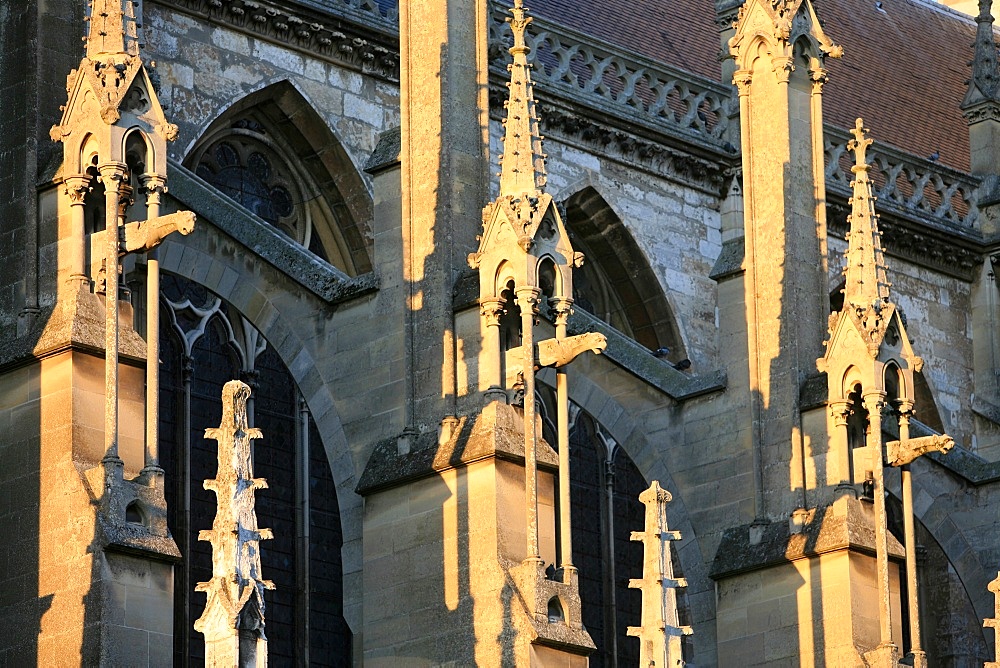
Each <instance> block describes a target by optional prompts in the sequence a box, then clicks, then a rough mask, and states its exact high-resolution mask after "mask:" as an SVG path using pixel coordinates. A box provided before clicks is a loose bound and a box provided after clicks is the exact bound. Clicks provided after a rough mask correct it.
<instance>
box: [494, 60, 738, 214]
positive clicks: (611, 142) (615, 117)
mask: <svg viewBox="0 0 1000 668" xmlns="http://www.w3.org/2000/svg"><path fill="white" fill-rule="evenodd" d="M492 74H493V75H494V79H495V81H494V85H491V86H490V111H491V116H492V117H493V118H495V119H499V118H500V115H501V112H502V108H503V107H502V102H501V101H500V100H501V95H502V93H504V92H505V91H501V89H500V88H499V86H498V85H496V84H497V81H496V80H498V79H499V77H500V73H499V72H497V71H494V72H492ZM581 95H582V96H583V97H584V98H585V99H583V100H581V99H580V98H579V97H578V98H576V99H575V100H567V99H565V98H562V99H561V98H560V96H559V95H558V94H556V95H554V94H553V91H552V90H551V87H550V86H549V85H546V84H536V86H535V96H536V98H537V103H538V109H539V116H540V117H541V124H542V130H543V132H544V134H545V135H546V136H554V137H558V138H559V140H560V141H561V142H562V143H566V144H568V145H571V146H575V147H578V148H581V149H584V150H588V151H592V152H594V153H595V154H597V155H600V156H601V157H602V158H608V159H612V160H616V161H619V162H622V163H625V164H627V165H629V166H632V167H636V168H639V169H643V170H645V171H648V172H651V173H653V174H657V175H660V176H667V177H668V178H673V179H675V180H676V181H679V182H681V183H683V184H685V185H688V186H691V187H693V188H697V189H698V190H701V191H703V192H706V193H708V194H711V195H715V196H719V195H720V193H721V191H722V187H723V185H724V183H725V180H726V172H727V170H728V169H729V168H730V167H731V166H732V165H731V163H733V162H734V161H735V160H736V156H735V155H734V154H730V153H727V152H726V151H725V150H724V149H723V148H721V147H719V146H716V145H714V144H711V143H708V142H705V141H704V140H702V139H701V138H699V137H697V136H695V135H694V134H693V133H692V134H688V133H684V132H683V131H681V130H679V129H675V128H673V127H671V126H669V125H667V124H665V123H664V124H655V123H651V122H649V121H648V120H646V119H643V118H641V117H640V115H639V114H632V113H630V112H629V111H628V109H627V108H626V107H615V106H613V105H609V104H606V103H604V102H603V101H601V100H598V99H593V98H592V97H589V96H586V94H585V93H582V91H581Z"/></svg>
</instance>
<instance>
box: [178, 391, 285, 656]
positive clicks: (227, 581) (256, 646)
mask: <svg viewBox="0 0 1000 668" xmlns="http://www.w3.org/2000/svg"><path fill="white" fill-rule="evenodd" d="M249 396H250V387H249V386H247V385H246V384H244V383H241V382H240V381H238V380H231V381H229V382H228V383H226V384H225V386H224V387H223V388H222V422H221V424H220V425H219V427H218V428H216V429H206V430H205V438H212V439H215V440H216V441H218V442H219V469H218V472H217V473H216V476H215V478H213V479H210V480H206V481H205V489H209V490H212V491H213V492H215V496H216V499H217V501H218V504H219V507H218V510H217V511H216V514H215V521H214V522H212V528H211V529H210V530H208V531H201V532H199V534H198V540H204V541H208V542H210V543H211V544H212V579H211V580H209V581H208V582H200V583H198V586H197V587H196V588H195V589H196V591H203V592H206V593H207V594H208V600H207V601H206V602H205V612H204V614H202V616H201V617H200V618H199V619H198V621H196V622H195V623H194V628H195V630H196V631H199V632H201V633H203V634H205V665H209V666H266V665H267V638H266V637H265V636H264V590H265V589H273V588H274V584H273V583H271V582H270V581H269V580H264V579H263V578H262V577H261V567H260V541H261V540H265V539H268V538H272V537H273V536H272V534H271V530H270V529H261V528H259V527H258V526H257V513H256V512H255V510H254V491H255V490H258V489H264V488H266V487H267V482H266V481H265V480H264V479H263V478H254V477H253V461H252V459H251V456H250V448H251V442H252V440H253V439H255V438H261V432H260V429H254V428H251V427H250V426H249V425H248V424H247V398H248V397H249Z"/></svg>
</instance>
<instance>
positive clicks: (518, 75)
mask: <svg viewBox="0 0 1000 668" xmlns="http://www.w3.org/2000/svg"><path fill="white" fill-rule="evenodd" d="M510 12H511V17H510V18H509V19H507V22H508V23H509V24H510V27H511V31H512V32H513V34H514V43H513V46H511V48H510V53H511V55H512V56H513V57H514V61H513V63H511V64H510V65H508V67H507V70H508V71H509V72H510V81H509V82H508V83H507V88H508V89H509V90H510V95H509V98H508V100H507V101H506V102H505V103H504V107H505V108H506V109H507V118H506V119H505V120H504V127H505V134H504V153H503V156H502V157H501V160H500V164H501V167H502V171H501V172H500V194H501V196H505V195H515V196H516V195H521V194H523V193H527V192H538V191H541V190H542V187H543V186H544V184H545V157H544V155H543V153H542V137H541V134H540V133H539V129H538V115H537V114H536V113H535V96H534V86H533V84H532V81H531V74H530V66H529V64H528V53H529V52H530V51H531V47H529V46H528V45H527V43H526V41H525V32H526V30H527V27H528V25H529V24H530V23H531V20H532V19H531V17H530V16H528V15H527V10H526V9H525V7H524V5H523V2H522V0H514V6H513V8H511V10H510Z"/></svg>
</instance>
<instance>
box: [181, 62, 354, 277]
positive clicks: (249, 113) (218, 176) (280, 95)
mask: <svg viewBox="0 0 1000 668" xmlns="http://www.w3.org/2000/svg"><path fill="white" fill-rule="evenodd" d="M185 164H186V166H187V167H188V168H189V169H191V170H192V171H194V172H195V173H196V174H197V175H198V176H199V177H201V178H202V179H204V180H205V181H206V182H207V183H208V184H210V185H211V186H213V187H214V188H216V189H217V190H219V191H220V192H221V193H222V194H224V195H226V196H227V197H229V198H230V199H232V200H233V201H235V202H236V203H238V204H239V205H241V206H242V207H244V208H245V209H247V210H248V211H249V212H250V213H252V214H254V215H255V216H257V217H259V218H260V219H262V220H263V221H264V222H266V223H268V224H269V225H271V226H273V227H274V228H275V229H277V230H278V231H280V232H281V233H282V234H284V235H286V236H287V237H289V238H290V239H291V240H292V241H294V242H295V243H297V244H299V245H301V246H302V247H304V248H307V249H309V250H310V251H311V252H312V253H314V254H315V255H317V256H319V257H320V258H322V259H324V260H326V261H327V262H329V263H330V264H332V265H334V266H335V267H337V268H338V269H341V270H342V271H344V272H345V273H346V274H348V275H350V276H355V275H357V274H361V273H365V272H368V271H371V259H370V254H369V250H370V249H369V240H368V236H369V235H368V234H367V232H366V228H365V226H366V225H367V224H368V222H369V221H370V219H371V198H370V195H369V193H368V191H367V189H366V187H365V184H364V182H363V181H362V180H361V177H360V175H359V174H358V170H357V169H356V168H355V166H354V164H353V163H352V162H351V160H350V158H349V157H348V156H347V154H346V152H345V151H344V149H343V147H342V146H341V145H340V143H339V142H338V141H337V139H336V137H334V135H333V133H332V132H331V130H330V128H329V127H328V126H327V124H326V123H325V121H323V119H322V118H321V117H320V116H319V115H318V114H317V113H316V111H315V110H313V109H312V107H310V106H309V104H308V103H307V102H306V101H305V100H304V99H303V98H302V96H301V95H300V94H299V93H298V91H296V90H295V88H293V87H292V86H291V85H290V84H288V83H287V82H283V83H279V84H275V85H273V86H270V87H268V88H266V89H264V90H262V91H259V92H257V93H254V94H253V95H250V96H248V97H247V98H245V99H243V100H241V101H239V102H237V103H236V104H234V105H233V106H232V107H231V108H230V109H229V110H227V111H226V112H225V113H224V114H222V116H220V117H219V118H218V119H217V120H216V121H215V122H214V123H212V125H211V126H210V127H209V128H208V130H207V131H206V132H205V134H204V135H203V136H202V138H201V139H200V140H199V141H198V142H197V143H196V144H195V146H194V148H193V149H192V150H191V152H190V153H189V154H188V157H187V158H186V160H185Z"/></svg>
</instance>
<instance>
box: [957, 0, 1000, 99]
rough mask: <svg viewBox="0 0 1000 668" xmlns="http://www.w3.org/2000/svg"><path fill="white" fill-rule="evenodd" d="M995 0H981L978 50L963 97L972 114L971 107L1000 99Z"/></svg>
mask: <svg viewBox="0 0 1000 668" xmlns="http://www.w3.org/2000/svg"><path fill="white" fill-rule="evenodd" d="M992 5H993V0H979V15H978V16H977V17H976V24H977V28H976V44H975V47H976V51H975V55H974V56H973V59H972V78H971V79H970V80H969V90H968V92H967V93H966V94H965V99H964V100H962V110H963V111H965V112H966V114H969V113H971V112H972V108H973V107H976V106H978V105H981V104H984V103H993V104H994V105H995V104H997V103H1000V63H998V60H997V46H996V42H994V39H993V12H992Z"/></svg>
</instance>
